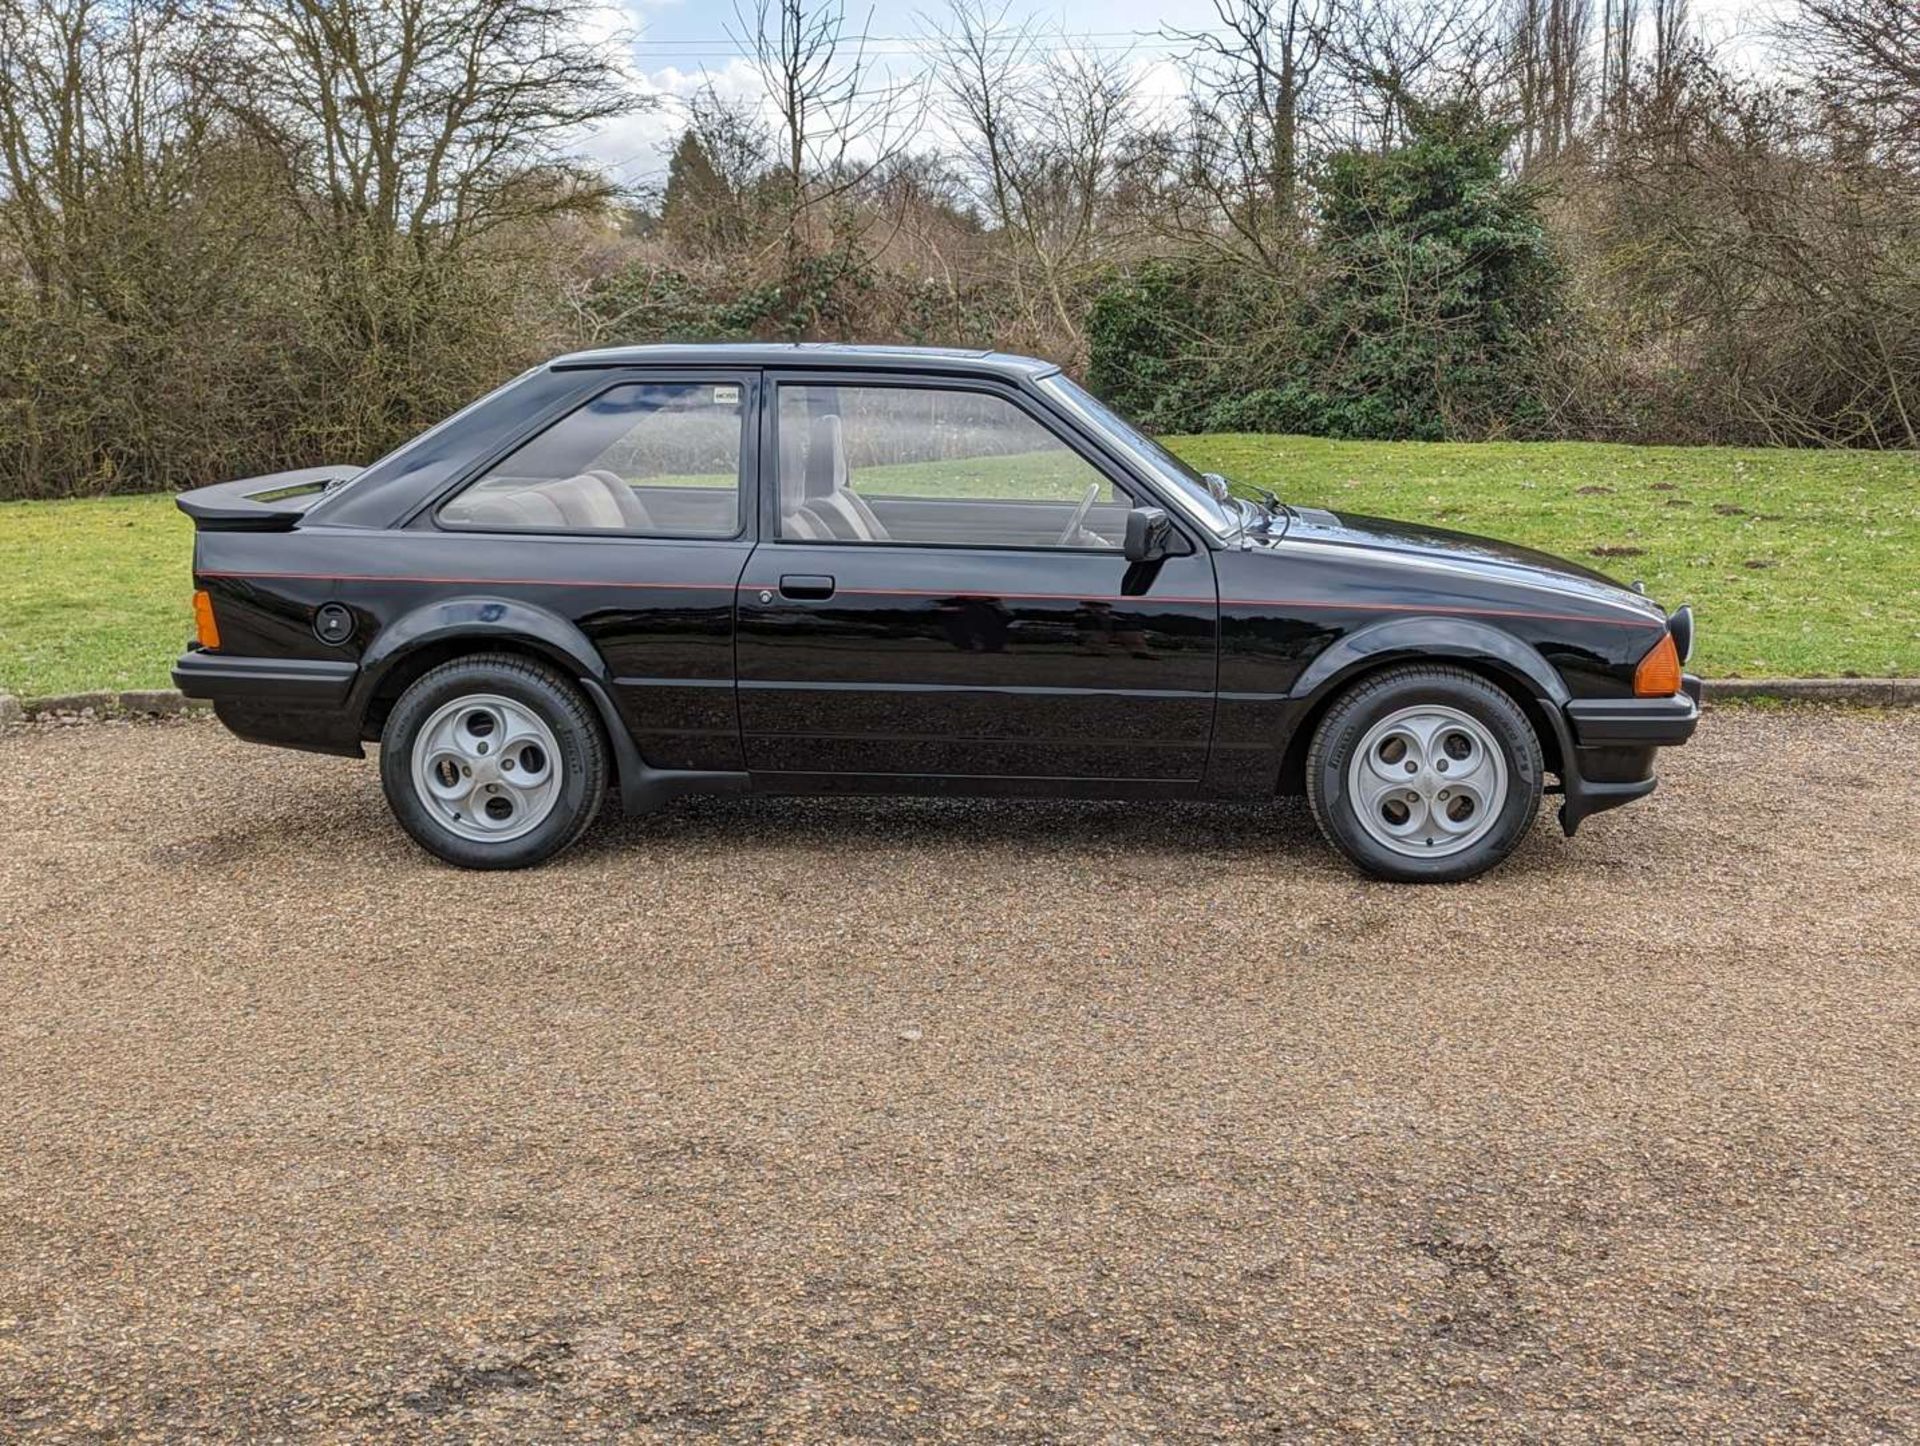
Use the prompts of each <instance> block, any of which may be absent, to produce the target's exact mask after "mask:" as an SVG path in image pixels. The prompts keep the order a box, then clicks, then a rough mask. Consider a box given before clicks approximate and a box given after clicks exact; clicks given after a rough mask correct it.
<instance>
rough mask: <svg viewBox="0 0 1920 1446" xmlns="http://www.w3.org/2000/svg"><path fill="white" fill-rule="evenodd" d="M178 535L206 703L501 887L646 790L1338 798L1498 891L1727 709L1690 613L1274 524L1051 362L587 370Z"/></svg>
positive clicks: (725, 364) (1648, 781)
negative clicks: (1521, 851)
mask: <svg viewBox="0 0 1920 1446" xmlns="http://www.w3.org/2000/svg"><path fill="white" fill-rule="evenodd" d="M180 506H181V508H182V510H184V511H185V512H186V513H187V515H188V516H189V517H191V518H192V519H193V521H194V525H195V529H196V533H195V545H194V586H195V588H196V591H195V594H194V610H195V617H196V622H197V637H196V638H195V640H194V641H193V642H192V643H191V644H190V645H189V650H188V652H187V653H186V655H185V656H184V657H182V658H181V659H180V660H179V663H178V664H177V666H176V667H175V670H174V679H175V681H176V682H177V683H178V684H179V686H180V688H181V689H182V690H183V691H184V692H185V693H187V694H189V695H190V696H193V697H198V698H207V699H211V700H212V701H213V704H214V707H215V710H216V712H217V713H218V714H219V716H220V718H221V720H222V721H223V722H224V723H225V724H226V726H227V727H228V728H230V729H232V730H233V731H234V732H235V733H237V734H239V735H240V736H241V737H243V738H248V739H252V740H254V741H257V742H261V743H272V744H280V745H283V746H286V747H291V748H303V749H313V750H317V751H320V752H325V753H344V754H349V755H352V756H355V757H359V756H362V755H363V750H364V746H365V745H366V744H368V743H375V742H377V743H378V744H379V745H380V774H381V780H382V783H383V785H384V787H385V790H386V795H387V798H388V800H389V801H390V803H391V805H392V808H393V811H394V814H395V815H396V816H397V817H398V819H399V821H400V823H401V824H402V826H403V827H405V828H406V830H407V831H408V832H409V833H410V834H411V835H412V836H413V837H414V838H415V839H416V840H418V841H419V842H420V843H421V844H422V845H423V846H424V847H426V848H427V849H429V850H430V851H432V852H433V853H434V854H437V855H438V856H439V857H441V858H443V859H446V860H449V861H450V862H453V863H456V864H462V865H466V866H468V867H473V868H513V867H519V866H524V865H528V864H534V863H538V862H540V861H541V860H543V859H546V858H548V857H550V856H552V855H553V854H555V853H557V852H559V851H560V850H561V849H563V848H565V847H566V846H567V845H568V844H569V843H571V842H572V841H573V840H574V839H576V838H578V837H579V836H580V834H581V833H582V831H584V830H585V829H586V828H587V826H588V825H589V824H590V823H591V822H592V820H593V818H594V816H595V814H596V812H597V811H598V810H599V808H600V806H601V803H602V801H603V799H604V797H605V796H606V794H607V793H608V792H610V791H616V790H617V792H618V794H619V796H620V799H621V801H622V803H623V804H624V805H625V807H626V808H628V809H629V810H647V809H652V808H656V807H658V806H660V805H661V804H662V803H664V802H666V801H667V800H669V799H672V798H674V797H675V796H677V795H680V794H685V793H694V792H712V791H756V792H777V793H826V792H843V791H859V792H884V793H926V794H958V793H966V794H1003V795H1005V794H1024V795H1046V796H1071V797H1120V798H1129V799H1137V800H1140V801H1142V802H1145V801H1150V800H1154V799H1170V798H1216V799H1253V798H1269V797H1272V796H1274V795H1276V794H1304V795H1305V796H1306V798H1307V800H1308V802H1309V804H1310V806H1311V808H1312V810H1313V814H1314V817H1315V818H1316V819H1317V820H1318V822H1319V825H1320V827H1321V829H1322V830H1323V831H1324V832H1325V834H1326V836H1327V837H1328V839H1330V840H1331V841H1332V842H1333V843H1334V844H1335V845H1336V846H1337V847H1338V848H1339V849H1340V850H1341V851H1342V852H1344V853H1345V854H1346V855H1347V857H1348V858H1350V859H1352V860H1353V862H1354V863H1355V864H1357V865H1359V866H1360V867H1361V868H1362V869H1365V870H1366V871H1368V872H1369V873H1373V874H1376V875H1379V876H1381V877H1384V878H1390V879H1399V880H1407V881H1446V880H1455V879H1464V878H1468V877H1470V876H1472V875H1474V874H1477V873H1480V872H1481V871H1483V870H1485V869H1487V868H1490V867H1492V866H1493V865H1494V864H1496V863H1498V862H1499V861H1500V860H1501V859H1502V858H1504V857H1505V856H1506V855H1507V854H1508V853H1509V852H1510V851H1511V850H1512V849H1513V848H1514V846H1515V845H1516V843H1517V842H1518V841H1519V839H1520V838H1521V836H1522V835H1523V834H1524V832H1525V831H1526V830H1527V829H1528V828H1529V827H1530V826H1531V824H1532V822H1533V819H1534V817H1535V814H1536V812H1537V810H1538V806H1539V800H1540V795H1541V793H1542V792H1543V791H1547V792H1556V793H1558V794H1560V795H1561V802H1560V811H1559V816H1560V823H1561V826H1562V827H1563V828H1564V829H1565V831H1566V832H1567V833H1568V834H1572V833H1573V832H1574V830H1575V828H1576V827H1577V826H1578V825H1579V823H1580V821H1581V820H1582V819H1584V818H1586V817H1587V816H1588V815H1590V814H1593V813H1596V812H1598V811H1599V810H1601V809H1607V808H1613V807H1615V806H1616V805H1619V804H1623V803H1626V802H1629V801H1630V800H1632V799H1636V798H1639V797H1641V796H1642V795H1644V794H1646V793H1648V792H1649V791H1650V790H1651V789H1652V788H1653V786H1654V753H1655V750H1656V749H1658V748H1660V747H1662V746H1665V745H1670V744H1677V743H1684V742H1685V741H1686V740H1687V738H1688V737H1689V736H1691V734H1692V732H1693V730H1694V726H1695V723H1696V722H1697V719H1698V701H1697V700H1698V695H1699V684H1698V681H1697V680H1696V679H1694V678H1692V677H1690V676H1688V675H1686V674H1684V673H1683V672H1682V664H1683V663H1684V662H1685V660H1686V658H1687V656H1688V654H1689V652H1690V649H1691V643H1692V634H1693V620H1692V616H1691V614H1690V612H1689V610H1688V609H1686V608H1684V607H1683V608H1681V609H1679V610H1678V611H1677V612H1675V613H1673V614H1672V615H1671V616H1669V615H1668V614H1666V613H1665V612H1663V611H1662V610H1661V609H1660V608H1659V607H1657V606H1656V605H1655V604H1654V603H1653V602H1651V601H1650V600H1649V599H1647V598H1646V597H1644V596H1642V595H1641V594H1640V593H1639V592H1638V591H1636V590H1634V589H1630V588H1627V587H1622V586H1620V585H1619V584H1617V583H1615V582H1613V581H1611V580H1610V579H1608V578H1606V577H1604V576H1602V575H1600V574H1599V573H1596V572H1593V571H1590V570H1589V569H1586V568H1583V567H1578V566H1574V565H1572V564H1570V563H1566V562H1561V561H1559V560H1557V559H1555V558H1552V557H1548V556H1546V555H1544V554H1542V553H1538V552H1533V551H1529V550H1527V549H1524V548H1519V547H1511V546H1507V545H1505V544H1502V543H1498V542H1490V541H1486V540H1484V539H1481V538H1475V537H1467V536H1462V535H1460V534H1457V533H1450V532H1443V531H1439V530H1436V529H1432V528H1427V527H1420V526H1413V525H1409V524H1405V523H1399V522H1385V521H1380V520H1378V519H1375V518H1369V517H1350V516H1345V515H1341V514H1337V513H1333V512H1325V511H1321V510H1319V509H1317V508H1307V507H1294V506H1290V505H1288V504H1287V503H1286V502H1285V501H1283V500H1282V499H1280V498H1277V497H1273V496H1265V497H1264V498H1263V499H1262V500H1257V501H1256V500H1248V499H1246V498H1242V497H1238V496H1235V495H1234V494H1233V493H1232V491H1231V490H1230V489H1229V487H1228V486H1227V484H1226V483H1225V482H1224V481H1223V480H1222V479H1220V478H1219V477H1216V476H1212V475H1205V476H1203V475H1199V474H1196V473H1195V472H1193V471H1192V470H1191V469H1190V468H1189V467H1188V466H1187V465H1186V464H1185V463H1183V462H1182V461H1180V460H1179V459H1178V458H1177V457H1175V456H1174V455H1173V454H1172V453H1170V452H1168V451H1167V450H1166V449H1164V448H1163V447H1161V446H1160V445H1159V444H1158V443H1156V442H1155V441H1153V440H1152V439H1151V438H1150V437H1147V436H1145V435H1143V434H1142V433H1141V432H1140V431H1138V430H1137V429H1135V428H1134V427H1132V426H1130V425H1129V424H1128V423H1127V422H1126V421H1124V420H1123V419H1122V418H1120V417H1118V416H1116V415H1114V414H1113V413H1112V412H1111V411H1109V410H1108V409H1107V408H1105V407H1104V406H1102V405H1101V404H1100V403H1099V402H1098V401H1097V400H1095V399H1094V398H1093V397H1092V396H1090V395H1089V394H1088V393H1086V392H1085V391H1083V390H1081V389H1080V388H1079V387H1078V386H1076V385H1075V384H1074V383H1073V382H1072V381H1070V380H1069V379H1068V378H1067V377H1066V376H1064V375H1063V374H1062V373H1061V372H1060V370H1059V369H1058V368H1056V367H1054V366H1051V365H1049V364H1047V363H1045V362H1040V361H1033V360H1029V359H1027V358H1024V357H1015V356H1002V355H998V354H993V353H983V352H961V351H938V350H925V349H906V348H888V347H839V346H808V345H800V346H775V345H743V346H643V347H632V348H623V349H618V350H610V351H597V352H587V353H582V354H580V355H576V356H566V357H561V358H560V359H558V360H557V361H553V362H550V363H548V364H547V365H545V366H541V367H538V368H536V369H534V370H533V371H530V372H528V373H526V374H525V375H524V376H521V377H519V378H517V379H516V380H514V381H512V382H510V383H509V384H507V385H506V386H504V387H502V388H500V389H499V390H498V391H496V392H494V393H492V394H491V395H489V396H487V397H484V398H482V399H481V400H480V401H478V402H475V403H474V404H473V405H471V406H469V407H468V408H466V409H465V410H464V411H461V412H459V413H457V414H456V415H455V416H453V417H451V418H449V419H448V420H447V421H445V422H443V423H441V424H440V425H439V426H437V427H434V428H433V429H432V430H430V431H428V432H426V433H424V434H423V435H421V436H420V437H418V438H416V439H414V440H413V441H411V442H409V443H407V444H406V445H405V446H403V447H401V448H399V449H398V450H397V451H395V452H393V453H391V454H390V455H388V456H386V457H384V458H382V459H381V460H380V461H378V462H375V463H374V464H373V465H372V466H369V467H364V468H362V467H320V468H313V469H309V470H305V471H299V472H288V473H281V474H277V475H274V476H270V477H256V478H252V479H249V480H245V481H239V482H228V483H224V484H221V485H218V486H213V487H205V488H201V489H199V490H197V491H193V492H188V493H186V494H185V495H183V496H182V497H181V498H180ZM1550 776H1551V780H1552V781H1550Z"/></svg>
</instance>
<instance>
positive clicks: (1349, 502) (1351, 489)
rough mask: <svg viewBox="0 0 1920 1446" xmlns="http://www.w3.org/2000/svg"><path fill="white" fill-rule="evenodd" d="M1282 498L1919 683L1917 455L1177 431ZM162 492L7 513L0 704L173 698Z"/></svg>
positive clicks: (1711, 643) (1737, 653)
mask: <svg viewBox="0 0 1920 1446" xmlns="http://www.w3.org/2000/svg"><path fill="white" fill-rule="evenodd" d="M1173 445H1174V447H1175V449H1176V450H1177V451H1179V452H1180V453H1181V454H1182V455H1183V456H1185V457H1186V458H1187V459H1188V460H1189V461H1191V462H1192V463H1193V464H1194V465H1195V466H1197V467H1201V468H1203V469H1206V470H1210V471H1219V472H1224V473H1226V474H1227V475H1228V476H1230V477H1232V478H1234V479H1235V480H1236V481H1238V482H1241V483H1243V484H1247V485H1258V486H1266V487H1271V488H1272V489H1273V490H1274V491H1276V492H1278V493H1279V494H1280V495H1281V496H1282V497H1284V498H1285V499H1287V500H1288V501H1289V502H1295V503H1299V504H1301V505H1303V506H1322V507H1332V508H1335V509H1337V510H1345V511H1349V512H1372V513H1376V514H1379V515H1381V516H1386V517H1400V518H1405V519H1408V520H1411V521H1426V522H1434V523H1438V524H1440V525H1442V526H1446V527H1452V528H1457V529H1459V530H1461V531H1465V532H1484V533H1488V534H1490V535H1492V536H1494V537H1500V538H1506V539H1509V540H1511V541H1515V542H1525V543H1530V544H1532V545H1534V546H1536V547H1542V548H1545V549H1546V550H1548V551H1549V552H1556V553H1559V554H1561V555H1563V556H1566V557H1570V558H1573V559H1576V560H1578V561H1581V562H1586V563H1588V564H1590V565H1592V566H1595V567H1598V568H1600V569H1601V570H1602V571H1604V572H1608V573H1610V574H1612V575H1613V576H1616V577H1619V578H1623V579H1631V578H1641V579H1644V580H1645V582H1646V584H1647V587H1648V589H1649V590H1650V591H1651V592H1652V593H1653V595H1654V596H1655V597H1657V598H1659V599H1660V600H1661V601H1662V602H1665V603H1667V604H1669V605H1673V604H1677V603H1681V602H1691V603H1693V604H1694V608H1695V611H1696V612H1697V613H1698V614H1699V618H1700V645H1699V650H1698V652H1697V653H1696V654H1695V657H1694V666H1695V667H1696V668H1698V669H1699V670H1700V671H1702V672H1704V673H1706V674H1708V675H1709V676H1713V675H1720V676H1727V675H1732V674H1741V675H1746V676H1758V675H1763V674H1768V675H1770V674H1783V675H1800V676H1815V675H1836V674H1843V673H1859V674H1865V675H1871V676H1881V675H1887V674H1898V675H1902V676H1912V675H1915V674H1920V458H1916V457H1909V456H1903V455H1898V454H1890V453H1879V452H1792V451H1736V450H1731V449H1724V448H1679V447H1617V446H1605V445H1599V444H1594V443H1577V442H1568V443H1551V444H1540V443H1487V444H1465V443H1462V444H1433V443H1391V442H1328V441H1323V440H1319V439H1315V438H1305V437H1263V436H1206V437H1185V438H1180V439H1177V440H1176V441H1175V442H1174V443H1173ZM191 545H192V529H191V527H190V525H189V524H188V522H187V520H186V518H184V517H182V516H181V515H180V514H179V512H177V511H176V510H175V509H174V507H173V502H172V499H171V498H170V497H164V496H155V497H126V498H107V499H102V500H98V501H82V502H15V503H4V504H0V691H4V692H10V693H16V694H19V695H22V696H27V697H33V696H38V695H43V694H48V693H67V692H78V691H83V690H91V689H96V688H139V687H163V686H165V684H166V681H167V668H168V665H169V664H170V663H171V661H172V659H173V657H174V656H175V654H177V653H178V652H179V650H180V645H181V643H182V641H183V640H184V639H185V638H186V636H187V634H188V632H189V631H190V630H191V628H192V621H191V618H190V616H189V613H188V606H187V598H188V589H189V582H188V557H189V552H190V548H191Z"/></svg>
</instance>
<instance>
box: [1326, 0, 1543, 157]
mask: <svg viewBox="0 0 1920 1446" xmlns="http://www.w3.org/2000/svg"><path fill="white" fill-rule="evenodd" d="M1498 19H1499V16H1498V8H1497V0H1341V4H1340V5H1339V7H1338V9H1337V10H1336V11H1335V12H1334V14H1333V16H1332V20H1331V23H1330V25H1329V27H1328V31H1327V41H1326V50H1327V55H1328V60H1329V63H1330V65H1331V68H1332V69H1333V70H1334V71H1335V72H1336V73H1337V74H1338V76H1339V78H1340V89H1341V92H1342V94H1341V97H1340V101H1339V108H1340V110H1341V112H1342V115H1341V116H1340V121H1341V129H1342V130H1344V131H1345V132H1346V133H1347V134H1346V135H1345V136H1344V137H1343V139H1346V140H1348V141H1350V142H1352V143H1357V144H1361V145H1371V146H1372V147H1374V148H1375V149H1378V150H1381V151H1385V150H1388V149H1389V148H1391V147H1392V146H1394V145H1397V144H1399V143H1400V142H1401V141H1403V140H1404V139H1405V138H1406V117H1407V108H1408V103H1409V102H1413V101H1422V100H1425V101H1437V100H1440V99H1443V98H1452V97H1456V96H1462V95H1473V96H1481V95H1483V94H1485V93H1486V92H1488V91H1490V90H1492V89H1493V88H1494V87H1495V86H1496V85H1497V84H1498V82H1499V80H1500V79H1501V77H1502V74H1503V72H1504V71H1505V68H1506V64H1507V57H1506V55H1505V54H1504V53H1503V50H1504V42H1505V39H1506V37H1505V35H1504V34H1503V32H1502V30H1501V28H1500V26H1499V24H1498Z"/></svg>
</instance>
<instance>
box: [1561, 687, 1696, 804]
mask: <svg viewBox="0 0 1920 1446" xmlns="http://www.w3.org/2000/svg"><path fill="white" fill-rule="evenodd" d="M1555 721H1556V722H1557V723H1558V725H1559V728H1558V730H1557V731H1558V732H1559V733H1560V756H1561V760H1562V764H1563V766H1562V767H1561V770H1560V779H1561V784H1562V787H1563V791H1564V792H1565V795H1566V797H1565V800H1564V801H1563V802H1562V803H1561V805H1560V827H1561V828H1562V829H1564V830H1565V831H1566V832H1567V833H1568V834H1572V833H1573V831H1574V830H1575V829H1577V828H1579V826H1580V821H1581V820H1582V819H1585V818H1588V817H1590V816H1591V815H1593V814H1596V813H1604V812H1605V811H1606V810H1607V809H1610V808H1618V807H1620V805H1621V804H1623V803H1632V802H1633V800H1635V799H1636V798H1645V797H1646V796H1647V795H1648V794H1649V793H1652V792H1653V790H1654V788H1655V786H1656V785H1657V784H1658V783H1659V781H1660V780H1659V779H1658V778H1656V777H1655V776H1654V772H1653V761H1654V751H1655V750H1656V749H1660V748H1672V747H1675V746H1676V745H1678V744H1681V743H1685V742H1686V741H1687V740H1688V739H1689V738H1691V737H1693V731H1694V729H1695V728H1697V727H1698V726H1699V723H1700V680H1699V679H1698V678H1696V677H1694V676H1693V675H1692V674H1691V673H1689V674H1687V675H1686V676H1685V677H1684V678H1682V680H1681V691H1680V692H1678V693H1675V694H1674V695H1673V696H1672V697H1671V698H1576V699H1574V700H1573V701H1572V702H1570V703H1568V704H1567V705H1566V707H1565V708H1564V709H1563V710H1561V712H1560V715H1559V716H1558V717H1557V718H1556V720H1555Z"/></svg>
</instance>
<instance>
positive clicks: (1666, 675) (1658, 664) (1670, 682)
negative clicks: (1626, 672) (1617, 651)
mask: <svg viewBox="0 0 1920 1446" xmlns="http://www.w3.org/2000/svg"><path fill="white" fill-rule="evenodd" d="M1679 691H1680V650H1679V649H1678V648H1676V647H1674V645H1673V634H1672V633H1662V634H1661V635H1660V641H1659V642H1657V643H1655V644H1654V645H1653V647H1652V648H1651V649H1650V650H1649V651H1648V653H1647V655H1646V657H1644V658H1642V659H1641V660H1640V666H1639V667H1637V668H1635V669H1634V670H1633V692H1634V696H1635V697H1636V698H1670V697H1672V696H1673V695H1674V694H1675V693H1678V692H1679Z"/></svg>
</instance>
